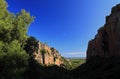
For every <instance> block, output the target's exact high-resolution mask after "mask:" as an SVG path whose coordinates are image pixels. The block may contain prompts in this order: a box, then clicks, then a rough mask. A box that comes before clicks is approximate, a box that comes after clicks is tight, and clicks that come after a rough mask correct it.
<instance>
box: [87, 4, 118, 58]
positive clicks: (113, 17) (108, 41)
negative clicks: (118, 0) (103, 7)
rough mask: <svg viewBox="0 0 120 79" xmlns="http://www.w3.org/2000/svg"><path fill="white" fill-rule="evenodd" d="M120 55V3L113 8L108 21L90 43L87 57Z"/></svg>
mask: <svg viewBox="0 0 120 79" xmlns="http://www.w3.org/2000/svg"><path fill="white" fill-rule="evenodd" d="M95 56H99V57H113V56H120V4H118V5H116V6H115V7H113V8H112V11H111V14H110V15H109V16H107V17H106V23H105V25H104V26H103V27H101V28H100V29H99V30H98V33H97V35H96V36H95V38H94V39H93V40H91V41H90V42H89V44H88V50H87V59H89V58H91V57H95Z"/></svg>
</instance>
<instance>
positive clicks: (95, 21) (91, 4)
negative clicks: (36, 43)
mask: <svg viewBox="0 0 120 79" xmlns="http://www.w3.org/2000/svg"><path fill="white" fill-rule="evenodd" d="M7 2H8V4H9V7H8V9H9V10H10V11H11V12H14V13H16V12H19V11H20V10H21V9H26V10H27V11H28V12H30V13H31V15H33V16H35V17H36V18H35V20H34V22H33V23H32V24H31V25H30V28H29V30H28V35H29V36H34V37H36V38H37V39H38V40H40V41H42V42H46V43H47V44H48V45H50V46H52V47H55V48H56V49H57V50H59V52H60V54H61V55H62V56H64V57H85V56H86V50H87V45H88V41H89V40H91V39H92V38H94V36H95V34H96V33H97V29H98V28H100V27H101V26H103V25H104V23H105V16H106V15H109V14H110V11H111V8H112V7H113V6H115V5H116V4H118V3H119V2H120V1H119V0H7Z"/></svg>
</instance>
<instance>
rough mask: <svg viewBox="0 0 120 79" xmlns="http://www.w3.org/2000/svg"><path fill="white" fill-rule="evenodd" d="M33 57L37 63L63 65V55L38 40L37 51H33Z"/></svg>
mask: <svg viewBox="0 0 120 79" xmlns="http://www.w3.org/2000/svg"><path fill="white" fill-rule="evenodd" d="M33 54H34V58H35V60H37V61H38V62H39V63H41V64H44V65H47V66H48V65H53V64H54V65H58V66H63V65H64V61H63V57H62V56H61V55H60V54H59V52H58V51H57V50H56V49H55V48H51V47H49V46H48V45H46V44H43V43H41V42H38V51H34V53H33Z"/></svg>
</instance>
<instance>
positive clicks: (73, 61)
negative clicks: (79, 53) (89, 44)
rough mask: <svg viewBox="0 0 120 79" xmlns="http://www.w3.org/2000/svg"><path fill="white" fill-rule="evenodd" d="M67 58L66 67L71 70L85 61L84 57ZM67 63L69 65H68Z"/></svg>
mask: <svg viewBox="0 0 120 79" xmlns="http://www.w3.org/2000/svg"><path fill="white" fill-rule="evenodd" d="M66 59H67V62H69V63H67V69H69V70H72V69H75V68H77V67H78V66H80V65H82V64H84V63H85V62H86V59H85V58H66ZM68 64H69V65H68Z"/></svg>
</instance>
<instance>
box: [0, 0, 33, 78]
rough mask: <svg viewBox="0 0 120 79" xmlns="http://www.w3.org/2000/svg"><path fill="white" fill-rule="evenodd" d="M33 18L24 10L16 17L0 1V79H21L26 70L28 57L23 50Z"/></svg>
mask: <svg viewBox="0 0 120 79" xmlns="http://www.w3.org/2000/svg"><path fill="white" fill-rule="evenodd" d="M32 20H33V17H31V16H30V14H29V13H27V12H26V11H25V10H21V12H20V13H17V14H16V15H15V14H13V13H10V12H9V11H8V10H7V3H6V2H5V0H0V79H21V78H22V74H23V73H24V71H25V70H26V69H27V66H28V59H29V55H28V54H27V53H26V52H25V50H24V49H23V47H24V45H25V41H26V40H27V38H28V36H27V35H26V33H27V29H28V26H29V24H30V23H31V22H32Z"/></svg>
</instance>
